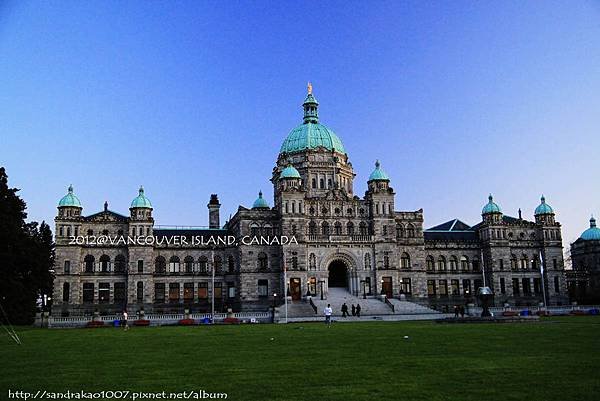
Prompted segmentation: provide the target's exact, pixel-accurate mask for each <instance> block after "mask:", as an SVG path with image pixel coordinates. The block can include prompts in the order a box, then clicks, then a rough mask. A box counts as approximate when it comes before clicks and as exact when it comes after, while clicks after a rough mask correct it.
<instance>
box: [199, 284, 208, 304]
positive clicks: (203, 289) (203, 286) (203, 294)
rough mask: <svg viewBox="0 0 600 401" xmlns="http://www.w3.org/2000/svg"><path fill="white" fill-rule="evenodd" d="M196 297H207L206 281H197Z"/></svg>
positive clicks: (202, 298) (203, 298) (205, 298)
mask: <svg viewBox="0 0 600 401" xmlns="http://www.w3.org/2000/svg"><path fill="white" fill-rule="evenodd" d="M198 299H199V300H207V299H208V283H198Z"/></svg>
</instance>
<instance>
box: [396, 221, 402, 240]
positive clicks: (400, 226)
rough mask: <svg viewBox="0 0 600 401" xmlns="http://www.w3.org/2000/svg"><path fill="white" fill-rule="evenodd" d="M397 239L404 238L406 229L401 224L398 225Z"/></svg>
mask: <svg viewBox="0 0 600 401" xmlns="http://www.w3.org/2000/svg"><path fill="white" fill-rule="evenodd" d="M396 237H398V238H402V237H404V227H403V226H402V225H401V224H397V225H396Z"/></svg>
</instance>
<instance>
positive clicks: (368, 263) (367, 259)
mask: <svg viewBox="0 0 600 401" xmlns="http://www.w3.org/2000/svg"><path fill="white" fill-rule="evenodd" d="M365 270H371V254H370V253H365Z"/></svg>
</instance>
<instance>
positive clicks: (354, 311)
mask: <svg viewBox="0 0 600 401" xmlns="http://www.w3.org/2000/svg"><path fill="white" fill-rule="evenodd" d="M352 316H356V306H354V304H352Z"/></svg>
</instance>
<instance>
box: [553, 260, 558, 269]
mask: <svg viewBox="0 0 600 401" xmlns="http://www.w3.org/2000/svg"><path fill="white" fill-rule="evenodd" d="M552 267H553V268H554V270H556V269H557V268H558V260H556V259H552Z"/></svg>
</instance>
